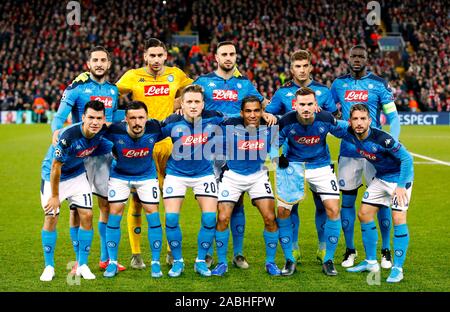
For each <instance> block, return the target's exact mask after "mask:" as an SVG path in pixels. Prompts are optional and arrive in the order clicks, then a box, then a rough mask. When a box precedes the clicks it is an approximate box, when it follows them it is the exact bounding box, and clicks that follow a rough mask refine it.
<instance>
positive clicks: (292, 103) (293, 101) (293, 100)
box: [291, 98, 297, 110]
mask: <svg viewBox="0 0 450 312" xmlns="http://www.w3.org/2000/svg"><path fill="white" fill-rule="evenodd" d="M296 102H297V100H296V99H295V98H293V99H292V102H291V105H292V110H295V103H296Z"/></svg>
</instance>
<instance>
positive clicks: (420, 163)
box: [332, 160, 442, 166]
mask: <svg viewBox="0 0 450 312" xmlns="http://www.w3.org/2000/svg"><path fill="white" fill-rule="evenodd" d="M332 163H333V164H337V160H333V161H332ZM414 165H431V166H439V165H442V164H441V163H439V162H435V161H415V162H414Z"/></svg>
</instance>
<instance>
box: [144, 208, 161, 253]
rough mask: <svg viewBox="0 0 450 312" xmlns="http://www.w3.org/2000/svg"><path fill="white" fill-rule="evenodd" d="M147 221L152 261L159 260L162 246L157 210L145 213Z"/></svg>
mask: <svg viewBox="0 0 450 312" xmlns="http://www.w3.org/2000/svg"><path fill="white" fill-rule="evenodd" d="M145 216H146V218H147V222H148V235H147V238H148V242H149V244H150V249H151V251H152V261H159V259H160V256H161V246H162V227H161V221H160V219H159V212H154V213H150V214H146V215H145Z"/></svg>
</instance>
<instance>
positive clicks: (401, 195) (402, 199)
mask: <svg viewBox="0 0 450 312" xmlns="http://www.w3.org/2000/svg"><path fill="white" fill-rule="evenodd" d="M396 200H397V204H398V206H400V207H404V206H405V205H406V204H407V203H408V197H407V196H406V188H404V187H396V188H395V191H394V198H393V201H394V204H395V201H396Z"/></svg>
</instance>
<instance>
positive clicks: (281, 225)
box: [277, 218, 295, 262]
mask: <svg viewBox="0 0 450 312" xmlns="http://www.w3.org/2000/svg"><path fill="white" fill-rule="evenodd" d="M277 223H278V231H279V236H280V244H281V249H283V253H284V257H285V259H286V260H291V261H292V262H295V260H294V256H293V255H292V228H291V224H292V223H291V218H286V219H280V218H277Z"/></svg>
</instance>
